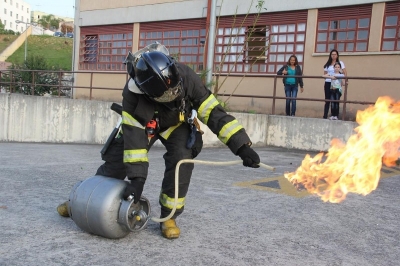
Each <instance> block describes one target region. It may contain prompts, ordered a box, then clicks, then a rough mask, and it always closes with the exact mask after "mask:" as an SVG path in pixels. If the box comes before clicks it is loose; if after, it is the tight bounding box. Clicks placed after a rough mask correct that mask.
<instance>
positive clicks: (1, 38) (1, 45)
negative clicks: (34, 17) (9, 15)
mask: <svg viewBox="0 0 400 266" xmlns="http://www.w3.org/2000/svg"><path fill="white" fill-rule="evenodd" d="M17 38H18V35H4V34H0V53H1V52H2V51H4V49H6V48H7V46H9V45H10V44H11V43H12V42H13V41H14V40H15V39H17Z"/></svg>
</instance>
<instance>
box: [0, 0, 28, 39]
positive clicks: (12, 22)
mask: <svg viewBox="0 0 400 266" xmlns="http://www.w3.org/2000/svg"><path fill="white" fill-rule="evenodd" d="M30 9H31V7H30V5H29V4H28V3H27V2H24V1H21V0H0V14H1V15H0V19H1V22H2V23H3V25H4V29H6V30H12V31H14V32H23V31H25V29H26V27H27V26H28V27H29V25H28V24H26V23H30V20H31V18H30ZM17 20H18V21H21V22H20V23H16V21H17Z"/></svg>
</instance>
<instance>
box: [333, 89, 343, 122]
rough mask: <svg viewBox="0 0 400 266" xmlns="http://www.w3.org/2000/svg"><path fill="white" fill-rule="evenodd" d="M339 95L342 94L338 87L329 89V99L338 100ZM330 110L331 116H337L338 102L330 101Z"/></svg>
mask: <svg viewBox="0 0 400 266" xmlns="http://www.w3.org/2000/svg"><path fill="white" fill-rule="evenodd" d="M340 96H342V94H341V93H340V91H339V90H338V89H336V90H331V100H340ZM331 112H332V116H339V103H338V102H331Z"/></svg>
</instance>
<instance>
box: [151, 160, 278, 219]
mask: <svg viewBox="0 0 400 266" xmlns="http://www.w3.org/2000/svg"><path fill="white" fill-rule="evenodd" d="M183 163H194V164H207V165H220V166H226V165H234V164H241V163H243V161H242V160H238V161H228V162H211V161H201V160H193V159H183V160H180V161H179V162H178V163H177V164H176V168H175V199H174V207H173V208H172V211H171V213H170V214H169V215H168V216H167V217H164V218H155V217H152V218H151V220H152V221H154V222H157V223H162V222H165V221H167V220H169V219H171V218H172V216H173V215H174V214H175V211H176V205H177V202H178V192H179V167H180V166H181V164H183ZM259 165H260V166H261V167H263V168H265V169H268V170H271V171H275V168H274V167H272V166H269V165H266V164H263V163H260V164H259Z"/></svg>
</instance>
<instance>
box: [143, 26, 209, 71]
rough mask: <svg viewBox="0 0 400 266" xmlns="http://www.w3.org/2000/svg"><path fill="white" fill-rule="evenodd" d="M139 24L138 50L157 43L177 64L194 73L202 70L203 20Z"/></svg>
mask: <svg viewBox="0 0 400 266" xmlns="http://www.w3.org/2000/svg"><path fill="white" fill-rule="evenodd" d="M161 24H162V25H163V26H162V28H160V26H159V25H160V23H158V24H157V25H158V27H157V26H156V24H155V23H143V24H141V32H140V37H139V48H143V47H145V46H146V45H148V44H150V43H154V42H156V41H158V42H159V43H162V44H163V45H165V47H167V49H168V50H169V53H170V54H171V55H172V56H173V57H175V58H176V59H177V60H178V61H179V62H182V63H184V64H186V65H188V66H190V67H191V68H192V69H193V70H194V71H196V72H199V71H202V70H203V69H204V60H203V54H204V47H205V41H206V30H205V20H203V19H199V20H190V21H188V22H187V23H186V22H182V21H179V22H177V21H170V22H164V23H161Z"/></svg>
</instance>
